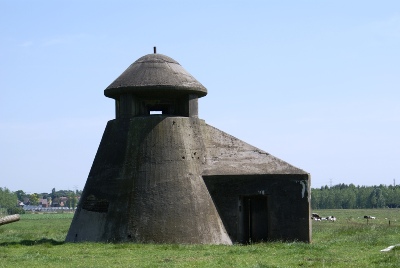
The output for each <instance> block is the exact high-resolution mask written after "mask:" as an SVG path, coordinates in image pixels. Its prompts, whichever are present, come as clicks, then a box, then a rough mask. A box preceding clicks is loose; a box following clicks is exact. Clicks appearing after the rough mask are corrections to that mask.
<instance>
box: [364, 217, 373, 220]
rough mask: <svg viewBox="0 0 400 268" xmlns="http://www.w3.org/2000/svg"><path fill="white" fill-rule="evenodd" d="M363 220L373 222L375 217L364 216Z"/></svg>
mask: <svg viewBox="0 0 400 268" xmlns="http://www.w3.org/2000/svg"><path fill="white" fill-rule="evenodd" d="M364 219H370V220H375V219H376V217H374V216H364Z"/></svg>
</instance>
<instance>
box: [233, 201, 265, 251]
mask: <svg viewBox="0 0 400 268" xmlns="http://www.w3.org/2000/svg"><path fill="white" fill-rule="evenodd" d="M239 213H240V217H239V218H241V224H240V225H239V226H240V227H241V228H240V229H241V230H239V233H241V237H242V239H241V240H242V243H244V244H251V243H258V242H263V241H267V240H268V196H266V195H252V196H242V197H241V198H240V203H239Z"/></svg>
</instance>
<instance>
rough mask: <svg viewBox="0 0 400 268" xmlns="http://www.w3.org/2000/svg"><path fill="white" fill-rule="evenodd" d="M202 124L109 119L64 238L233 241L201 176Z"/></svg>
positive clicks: (185, 119) (186, 120)
mask: <svg viewBox="0 0 400 268" xmlns="http://www.w3.org/2000/svg"><path fill="white" fill-rule="evenodd" d="M201 124H202V121H201V120H199V119H197V118H188V117H166V116H161V115H157V116H147V117H134V118H131V119H125V120H122V119H118V120H112V121H110V122H109V123H108V125H107V128H106V130H105V132H104V135H103V138H102V141H101V144H100V146H99V149H98V152H97V154H96V157H95V160H94V162H93V165H92V169H91V171H90V173H89V177H88V179H87V182H86V185H85V188H84V190H83V194H82V198H81V201H80V203H79V205H78V209H77V212H76V214H75V217H74V219H73V221H72V223H71V227H70V230H69V232H68V235H67V238H66V241H68V242H73V241H87V240H88V241H136V242H156V243H196V244H202V243H206V244H231V241H230V238H229V236H228V235H227V233H226V231H225V228H224V226H223V224H222V221H221V220H220V217H219V215H218V213H217V210H216V208H215V206H214V203H213V201H212V198H211V196H210V195H209V193H208V191H207V188H206V186H205V183H204V181H203V179H202V176H201V172H202V166H203V165H204V161H205V151H204V144H203V138H202V136H201V131H200V126H201ZM93 215H95V216H94V217H93Z"/></svg>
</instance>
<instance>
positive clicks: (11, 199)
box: [0, 187, 18, 210]
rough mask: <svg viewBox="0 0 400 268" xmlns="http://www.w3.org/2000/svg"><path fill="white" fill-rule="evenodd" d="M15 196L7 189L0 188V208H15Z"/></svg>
mask: <svg viewBox="0 0 400 268" xmlns="http://www.w3.org/2000/svg"><path fill="white" fill-rule="evenodd" d="M17 201H18V199H17V195H16V194H15V193H13V192H11V191H10V190H9V189H7V188H1V187H0V208H2V209H7V210H8V209H11V208H15V207H16V206H17Z"/></svg>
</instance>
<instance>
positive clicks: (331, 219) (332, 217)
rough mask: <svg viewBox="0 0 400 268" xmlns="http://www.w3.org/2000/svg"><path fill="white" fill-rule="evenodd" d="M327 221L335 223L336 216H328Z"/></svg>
mask: <svg viewBox="0 0 400 268" xmlns="http://www.w3.org/2000/svg"><path fill="white" fill-rule="evenodd" d="M326 220H328V221H332V222H335V221H336V218H335V217H334V216H328V217H326Z"/></svg>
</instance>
